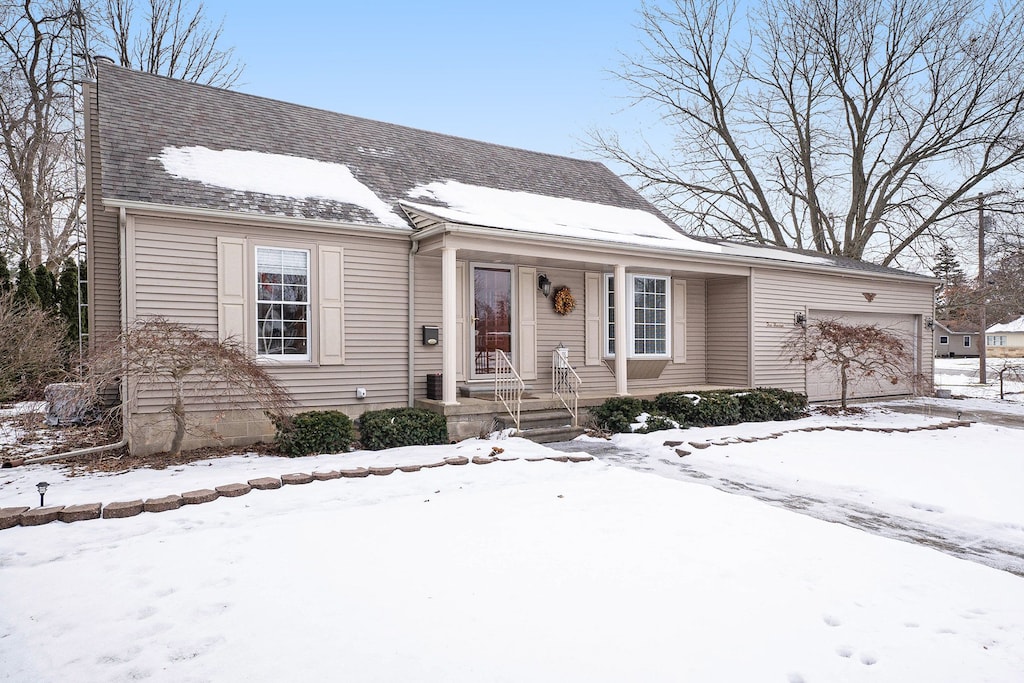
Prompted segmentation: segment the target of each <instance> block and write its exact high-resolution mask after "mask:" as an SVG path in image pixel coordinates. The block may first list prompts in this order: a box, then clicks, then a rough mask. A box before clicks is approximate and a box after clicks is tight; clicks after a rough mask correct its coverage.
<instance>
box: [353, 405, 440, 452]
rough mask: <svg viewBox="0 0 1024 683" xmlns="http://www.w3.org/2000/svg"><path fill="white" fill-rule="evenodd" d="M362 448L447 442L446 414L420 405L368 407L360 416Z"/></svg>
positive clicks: (429, 444)
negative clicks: (375, 408) (408, 406)
mask: <svg viewBox="0 0 1024 683" xmlns="http://www.w3.org/2000/svg"><path fill="white" fill-rule="evenodd" d="M359 433H360V441H361V443H362V444H363V448H368V449H370V450H371V451H379V450H382V449H385V448H398V447H401V446H433V445H437V444H446V443H448V422H447V421H446V420H445V418H444V415H439V414H437V413H432V412H430V411H429V410H422V409H420V408H388V409H386V410H368V411H366V412H365V413H363V415H362V417H360V418H359Z"/></svg>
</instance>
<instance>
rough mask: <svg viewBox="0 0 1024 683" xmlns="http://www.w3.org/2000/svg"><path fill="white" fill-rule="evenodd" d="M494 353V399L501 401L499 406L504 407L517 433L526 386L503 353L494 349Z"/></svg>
mask: <svg viewBox="0 0 1024 683" xmlns="http://www.w3.org/2000/svg"><path fill="white" fill-rule="evenodd" d="M496 351H497V352H498V357H497V362H496V363H495V368H494V399H495V400H496V401H501V404H502V405H503V406H505V410H506V411H508V414H509V415H511V416H512V421H513V422H514V423H515V425H516V431H519V413H520V411H521V410H522V406H523V391H524V390H525V389H526V384H524V383H523V378H522V377H520V376H519V373H518V372H516V369H515V368H514V367H512V361H510V360H509V358H508V356H507V355H506V354H505V352H504V351H502V350H501V349H496Z"/></svg>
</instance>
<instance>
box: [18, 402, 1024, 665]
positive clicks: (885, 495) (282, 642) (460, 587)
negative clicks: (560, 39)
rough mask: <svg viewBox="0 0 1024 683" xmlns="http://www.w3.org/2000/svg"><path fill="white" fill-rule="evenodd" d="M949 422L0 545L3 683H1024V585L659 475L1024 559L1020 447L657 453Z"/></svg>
mask: <svg viewBox="0 0 1024 683" xmlns="http://www.w3.org/2000/svg"><path fill="white" fill-rule="evenodd" d="M938 421H940V420H939V419H937V418H930V417H927V416H917V415H903V414H892V413H886V412H881V411H879V410H876V409H872V410H870V411H869V413H868V414H867V415H864V416H860V417H845V418H829V417H823V416H818V417H813V418H808V419H806V420H800V421H795V422H789V423H774V424H759V425H739V426H736V427H720V428H716V429H715V430H687V431H685V432H677V433H673V432H658V433H656V434H652V435H647V436H642V435H630V436H621V437H617V442H621V443H617V445H618V446H621V447H622V448H623V449H625V450H626V451H631V452H633V453H635V454H636V460H635V461H634V462H632V463H631V464H630V466H622V465H617V464H613V463H612V462H611V460H595V461H593V462H586V463H560V462H553V461H542V462H527V461H526V460H525V459H520V460H516V461H513V462H497V463H493V464H489V465H467V466H461V467H459V466H451V465H448V466H445V467H439V468H436V469H425V470H422V471H420V472H416V473H403V472H395V473H394V474H391V475H389V476H374V477H368V478H365V479H338V480H331V481H324V482H313V483H312V484H308V485H305V486H286V487H284V488H283V489H280V490H277V491H253V492H252V493H250V494H249V495H246V496H243V497H240V498H221V499H219V500H217V501H215V502H213V503H210V504H206V505H198V506H188V507H185V508H182V509H179V510H176V511H172V512H164V513H159V514H154V513H145V514H143V515H140V516H138V517H133V518H130V519H122V520H95V521H89V522H80V523H75V524H61V523H52V524H48V525H45V526H41V527H30V528H14V529H8V530H6V531H0V662H2V663H3V665H2V666H0V680H10V681H28V680H31V681H66V680H89V681H92V680H103V681H119V680H139V679H149V680H160V681H163V680H173V681H193V680H196V681H199V680H210V681H244V680H249V681H263V680H274V681H278V680H348V681H396V680H417V681H575V680H587V681H624V680H628V681H681V680H687V681H689V680H692V681H709V680H715V681H783V682H787V681H789V682H794V681H805V682H808V683H809V682H813V681H840V680H841V681H900V682H904V681H972V682H974V681H1012V680H1019V676H1020V672H1021V671H1024V638H1022V637H1021V634H1022V633H1024V579H1021V578H1019V577H1017V576H1014V575H1012V574H1010V573H1007V572H1003V571H998V570H995V569H991V568H989V567H985V566H982V565H980V564H977V563H974V562H968V561H964V560H960V559H956V558H953V557H950V556H948V555H946V554H942V553H939V552H937V551H935V550H931V549H929V548H925V547H920V546H916V545H912V544H909V543H903V542H899V541H894V540H890V539H887V538H881V537H878V536H875V535H872V534H868V533H864V532H862V531H858V530H856V529H852V528H850V527H848V526H844V525H839V524H832V523H828V522H824V521H820V520H818V519H814V518H811V517H809V516H806V515H801V514H796V513H794V512H791V511H789V510H785V509H780V508H778V507H772V506H770V505H767V504H765V503H763V502H761V501H759V500H755V499H753V498H750V497H744V496H736V495H730V494H728V493H723V492H721V491H718V490H716V489H714V488H712V487H709V486H703V485H700V484H698V483H693V481H686V480H681V479H679V478H673V475H672V472H673V469H674V468H677V467H678V463H683V464H686V465H687V466H688V467H691V468H693V469H696V470H699V469H706V470H707V471H709V472H711V471H717V472H721V473H727V474H728V475H729V476H732V477H734V478H735V479H736V480H743V479H745V478H746V479H749V480H751V481H758V482H768V483H774V484H775V485H777V486H779V487H781V488H786V487H790V486H806V487H807V489H808V490H809V491H814V492H815V493H816V494H818V495H820V496H822V497H826V498H827V497H828V496H835V497H836V498H837V499H840V500H841V499H848V498H856V499H859V500H861V501H863V502H864V504H866V505H871V506H878V507H879V508H880V509H881V510H883V511H884V510H886V509H891V510H893V511H898V512H899V513H900V514H906V515H920V516H921V517H922V518H924V519H928V518H935V517H940V518H944V519H951V520H953V521H952V522H950V523H951V524H953V525H960V527H961V528H962V529H963V530H964V533H965V534H968V533H975V534H978V535H985V534H988V533H995V532H997V531H998V533H1000V534H1002V537H1003V539H1004V542H1006V543H1011V542H1014V539H1016V542H1017V543H1019V544H1020V545H1021V548H1022V552H1024V529H1022V527H1021V522H1022V520H1024V509H1022V505H1024V504H1022V503H1021V502H1020V500H1019V499H1020V496H1019V482H1020V481H1022V480H1024V478H1022V475H1024V470H1022V466H1021V464H1020V462H1019V461H1020V460H1024V455H1022V453H1021V449H1020V443H1021V439H1022V438H1024V432H1022V431H1020V430H1014V429H1008V428H1005V427H986V426H983V425H977V424H976V425H973V426H971V427H961V428H957V429H950V430H946V431H915V432H910V433H891V434H885V433H869V432H850V431H843V432H837V431H831V430H825V431H815V432H799V433H786V434H783V435H782V436H780V437H778V438H776V439H767V440H760V441H756V442H754V443H744V442H740V443H731V444H730V445H726V446H711V447H709V448H705V449H697V448H690V449H689V450H691V451H692V453H691V455H687V456H685V457H683V458H680V457H679V456H678V455H677V454H676V453H675V449H674V448H673V447H666V446H664V445H663V443H664V441H665V440H671V439H673V438H676V440H685V441H687V442H688V441H698V442H708V441H721V440H723V439H725V438H727V437H740V436H745V437H748V438H750V437H753V436H767V435H769V434H771V433H777V432H782V431H784V430H790V429H794V428H799V427H804V426H814V425H818V426H820V425H824V424H826V423H827V424H833V425H838V424H854V423H859V424H863V425H868V426H887V427H888V426H908V427H909V426H921V425H926V424H932V423H935V422H938ZM729 440H730V441H735V440H738V439H729ZM495 445H497V446H500V447H502V448H504V449H505V453H504V454H503V455H505V456H506V457H520V458H525V457H538V456H540V455H545V454H553V453H552V452H551V451H549V450H547V449H546V448H545V447H543V446H538V445H536V444H531V443H528V442H525V441H522V440H519V439H504V440H501V441H480V440H471V441H466V442H463V443H462V444H459V445H458V446H454V447H430V448H414V449H401V450H400V451H388V452H381V453H352V454H347V455H334V456H320V457H317V458H311V459H299V460H285V459H278V458H267V457H257V456H251V457H245V456H237V457H232V458H225V459H219V460H212V461H205V462H200V463H194V464H192V465H187V466H182V467H178V468H174V469H173V470H166V471H146V470H143V471H135V472H130V473H126V474H121V475H94V476H88V477H75V478H70V479H69V478H66V477H63V476H62V475H61V474H60V473H59V472H58V470H57V469H56V468H54V467H49V466H46V467H44V466H36V467H32V468H16V469H13V470H3V471H0V506H8V505H14V504H27V505H34V504H36V502H38V501H37V499H35V498H33V497H34V495H35V490H34V484H35V482H36V481H38V480H40V479H46V480H47V481H50V482H51V483H52V484H53V486H52V487H51V489H50V491H49V492H48V493H47V504H51V503H52V504H71V503H86V502H93V501H97V502H111V501H113V500H129V499H131V498H134V497H158V496H163V495H166V494H169V493H180V492H183V491H188V490H192V489H196V488H201V487H206V486H211V485H220V484H227V483H232V482H234V481H244V480H246V479H249V478H253V477H256V476H269V475H276V474H282V473H288V472H311V471H315V470H325V469H337V468H339V467H353V466H366V465H369V464H398V463H405V462H437V461H438V460H441V459H444V458H445V457H449V456H452V455H467V456H472V455H486V454H487V453H489V452H490V450H491V448H492V447H493V446H495ZM577 446H578V448H579V450H581V451H585V450H587V449H588V448H591V449H592V450H596V448H594V447H593V444H589V443H587V442H579V443H578V444H577ZM683 447H685V446H683ZM670 463H671V464H670ZM631 467H633V468H647V467H650V468H652V469H654V472H638V471H635V470H634V469H631ZM659 474H667V475H669V476H659Z"/></svg>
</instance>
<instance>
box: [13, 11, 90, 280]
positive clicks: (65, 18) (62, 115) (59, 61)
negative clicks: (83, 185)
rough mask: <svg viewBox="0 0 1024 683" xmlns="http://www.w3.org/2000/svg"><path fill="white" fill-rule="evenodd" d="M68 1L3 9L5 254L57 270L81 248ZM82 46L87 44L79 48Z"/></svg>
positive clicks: (76, 21)
mask: <svg viewBox="0 0 1024 683" xmlns="http://www.w3.org/2000/svg"><path fill="white" fill-rule="evenodd" d="M66 5H67V3H64V2H61V1H60V0H53V1H50V0H43V1H42V2H39V1H36V2H33V1H32V0H24V1H23V2H20V3H10V2H6V3H0V155H2V158H0V250H3V251H4V252H6V253H7V254H8V255H9V256H12V257H13V258H10V261H11V262H16V261H18V260H21V259H25V260H26V261H28V263H29V264H30V265H32V266H33V267H35V266H38V265H39V264H41V263H42V264H46V265H47V266H48V267H49V268H51V269H56V267H57V266H58V265H59V264H60V263H61V262H62V261H63V260H64V259H65V258H66V257H67V256H69V255H70V254H71V253H73V251H74V250H75V247H76V246H77V245H76V244H75V243H74V229H75V226H76V219H77V216H78V212H79V211H80V210H81V207H82V202H83V199H84V198H83V196H82V194H81V193H80V192H79V191H78V189H77V188H76V186H75V185H76V184H75V182H74V174H75V167H74V164H75V155H74V144H75V140H74V124H73V122H74V118H73V103H72V93H71V89H70V82H71V54H70V53H71V44H72V42H73V40H72V34H73V33H75V32H79V33H81V31H82V30H83V28H82V15H81V14H80V13H77V12H76V11H74V10H72V9H69V8H68V7H67V6H66ZM78 44H79V45H81V44H82V43H81V41H79V42H78Z"/></svg>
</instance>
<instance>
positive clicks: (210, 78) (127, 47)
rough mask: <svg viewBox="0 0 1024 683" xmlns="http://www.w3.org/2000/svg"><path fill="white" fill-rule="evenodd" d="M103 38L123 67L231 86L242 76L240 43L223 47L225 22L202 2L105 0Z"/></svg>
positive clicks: (101, 14)
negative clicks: (237, 54)
mask: <svg viewBox="0 0 1024 683" xmlns="http://www.w3.org/2000/svg"><path fill="white" fill-rule="evenodd" d="M99 22H100V26H99V32H98V34H97V40H98V42H99V43H100V44H101V45H103V46H105V47H107V48H109V49H111V50H113V52H114V55H113V58H114V59H115V61H117V62H118V63H119V64H120V65H121V66H127V67H131V68H133V69H139V70H140V71H147V72H149V73H153V74H162V75H164V76H170V77H172V78H180V79H182V80H186V81H193V82H195V83H204V84H206V85H214V86H218V87H222V88H229V87H231V86H233V85H235V83H236V82H237V81H238V78H239V77H240V76H241V75H242V65H241V64H240V63H239V62H238V61H236V60H235V57H234V48H222V47H221V43H222V42H223V40H222V39H223V34H224V22H223V21H221V22H220V23H219V24H213V23H211V22H210V21H209V20H208V19H207V18H206V8H205V7H204V5H203V3H202V2H200V3H198V4H197V5H195V6H194V7H193V6H192V4H191V3H190V2H188V0H148V2H146V1H145V0H144V2H143V3H142V8H141V9H140V8H139V7H138V6H137V5H136V4H135V2H134V0H104V2H103V4H102V5H101V6H100V9H99Z"/></svg>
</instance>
